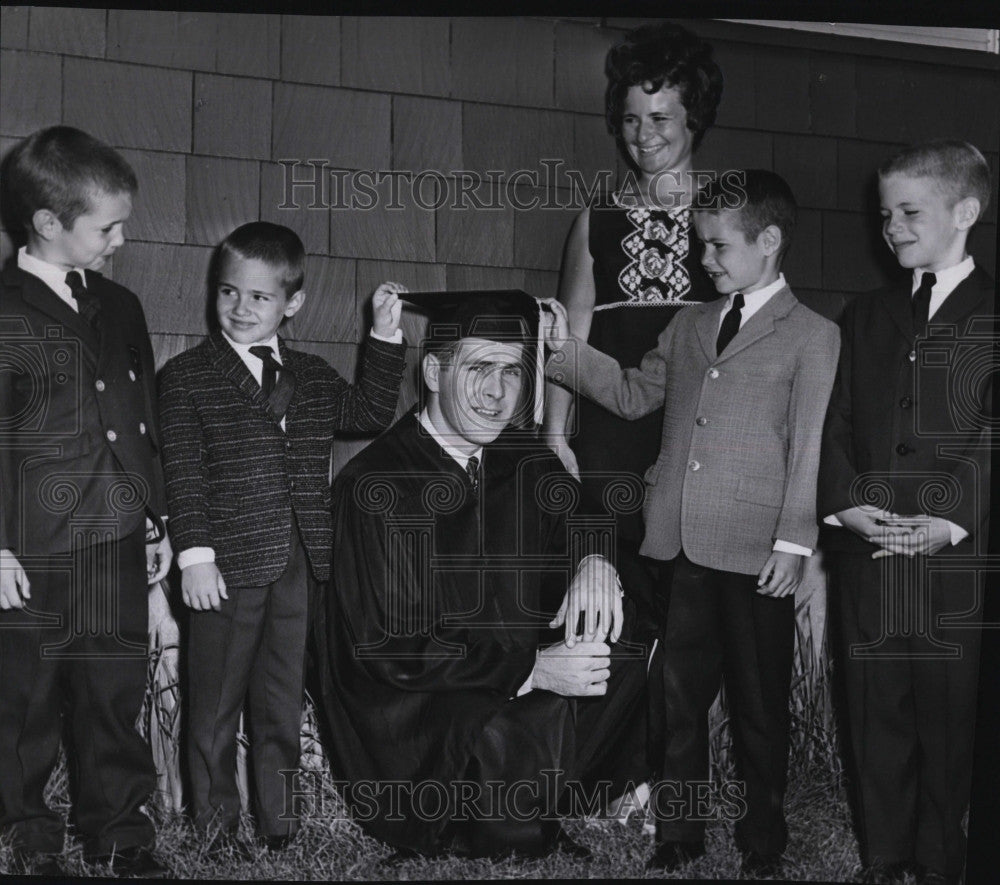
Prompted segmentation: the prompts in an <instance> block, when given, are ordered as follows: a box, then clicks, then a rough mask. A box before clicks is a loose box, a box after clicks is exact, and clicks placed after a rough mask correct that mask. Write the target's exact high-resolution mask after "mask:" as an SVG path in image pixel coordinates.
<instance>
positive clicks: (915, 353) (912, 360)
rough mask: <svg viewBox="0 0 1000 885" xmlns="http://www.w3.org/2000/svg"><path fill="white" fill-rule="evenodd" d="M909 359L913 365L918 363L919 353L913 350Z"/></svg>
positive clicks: (908, 356) (908, 355)
mask: <svg viewBox="0 0 1000 885" xmlns="http://www.w3.org/2000/svg"><path fill="white" fill-rule="evenodd" d="M907 358H908V359H909V360H910V362H911V363H915V362H916V361H917V352H916V351H915V350H911V351H910V352H909V354H907Z"/></svg>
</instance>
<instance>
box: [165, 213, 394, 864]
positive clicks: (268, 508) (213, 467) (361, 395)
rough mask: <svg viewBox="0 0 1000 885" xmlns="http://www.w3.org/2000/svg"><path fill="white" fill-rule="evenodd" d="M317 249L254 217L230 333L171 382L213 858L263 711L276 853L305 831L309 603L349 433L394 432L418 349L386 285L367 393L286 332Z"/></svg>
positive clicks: (227, 835) (231, 302)
mask: <svg viewBox="0 0 1000 885" xmlns="http://www.w3.org/2000/svg"><path fill="white" fill-rule="evenodd" d="M304 259H305V254H304V249H303V247H302V242H301V241H300V240H299V238H298V236H296V234H295V233H294V232H292V231H291V230H289V229H288V228H286V227H282V226H281V225H276V224H270V223H267V222H252V223H250V224H246V225H243V226H242V227H240V228H237V229H236V230H235V231H233V232H232V233H231V234H230V235H229V236H228V237H227V238H226V239H225V240H224V241H223V242H222V244H221V245H220V246H219V248H218V249H217V251H216V253H215V256H214V257H213V266H212V270H211V273H210V278H211V285H212V288H213V296H214V300H215V307H216V313H217V316H218V320H219V325H220V327H221V328H220V329H219V330H218V331H216V332H214V333H213V334H212V335H210V336H209V337H208V338H207V339H206V340H205V341H204V342H202V343H201V344H199V345H198V346H196V347H194V348H192V349H191V350H189V351H187V352H185V353H183V354H181V355H180V356H177V357H175V358H174V359H172V360H170V361H169V362H168V363H167V365H166V366H165V367H164V369H163V373H162V379H161V414H162V419H163V438H164V470H165V473H166V481H167V499H168V506H169V512H170V531H171V537H172V539H173V543H174V546H175V548H176V549H177V551H178V565H179V566H180V567H181V589H182V594H183V598H184V602H185V603H186V604H187V605H188V606H190V607H191V608H192V609H193V611H192V613H191V618H190V634H189V640H188V648H187V664H188V694H187V698H188V703H189V707H188V725H189V735H188V764H189V769H190V776H191V786H192V810H193V815H194V819H195V823H196V825H197V826H198V827H199V829H201V830H202V831H203V832H205V833H206V834H207V835H210V836H211V837H212V839H213V841H212V843H211V847H212V850H213V851H218V852H223V850H224V849H227V848H229V847H234V848H236V849H237V850H238V851H240V852H241V853H243V854H246V853H247V847H248V846H247V845H246V843H245V842H242V841H240V840H238V839H236V838H235V837H236V829H237V825H238V822H239V812H240V798H239V792H238V788H237V782H236V732H237V727H238V723H239V716H240V712H241V710H242V709H243V705H244V702H245V701H247V700H248V701H249V716H248V723H247V724H248V731H249V735H250V750H251V758H252V760H253V772H254V786H255V798H256V813H257V825H258V828H259V830H260V832H261V834H262V835H263V837H264V839H265V843H266V845H267V847H268V848H269V849H271V850H279V849H281V848H284V847H285V846H286V845H287V843H288V842H289V841H290V839H291V838H292V837H293V836H294V835H295V832H296V830H297V821H295V820H294V819H290V817H289V815H288V809H286V807H285V795H286V784H285V781H284V777H283V775H282V774H281V772H282V771H288V770H293V769H295V768H297V766H298V760H299V732H300V728H301V720H302V691H303V674H304V668H305V651H306V630H307V622H308V612H309V602H310V599H309V597H310V594H311V592H312V587H313V584H314V582H315V581H323V580H326V578H327V577H328V575H329V571H330V556H331V545H332V538H333V533H332V522H331V516H330V482H329V467H330V454H331V446H332V442H333V434H334V432H336V431H340V430H354V431H371V432H375V431H378V430H381V429H382V428H384V427H385V426H387V425H388V424H389V422H390V421H391V420H392V418H393V415H394V412H395V407H396V399H397V397H398V394H399V384H400V379H401V376H402V371H403V356H404V353H405V346H404V344H403V341H402V334H401V333H400V332H399V330H398V325H399V313H400V305H399V303H398V299H397V297H396V293H397V292H400V291H405V289H404V288H403V287H401V286H399V285H398V284H395V283H385V284H383V285H382V286H380V287H379V289H378V290H377V291H376V293H375V296H374V299H373V306H374V318H375V323H374V328H373V334H372V336H371V337H370V339H369V341H368V343H367V346H366V349H365V359H364V365H363V368H362V372H361V381H360V383H359V385H358V386H357V387H352V386H351V385H349V384H348V383H347V382H346V381H345V380H344V379H343V378H342V377H341V376H340V375H339V374H338V373H337V372H336V371H334V369H332V368H331V367H330V366H329V365H328V364H327V363H326V362H325V361H324V360H322V359H320V358H319V357H317V356H314V355H312V354H308V353H302V352H300V351H296V350H292V349H291V348H289V347H287V346H286V345H285V343H284V342H283V341H282V340H281V339H280V338H279V337H278V334H277V331H278V327H279V325H280V324H281V322H282V320H283V319H284V318H285V317H290V316H292V315H294V314H295V313H296V312H297V311H298V310H299V308H300V307H301V306H302V304H303V303H304V300H305V293H304V292H303V291H302V281H303V263H304Z"/></svg>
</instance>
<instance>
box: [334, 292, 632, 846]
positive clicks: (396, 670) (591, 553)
mask: <svg viewBox="0 0 1000 885" xmlns="http://www.w3.org/2000/svg"><path fill="white" fill-rule="evenodd" d="M406 299H407V300H408V301H410V302H412V303H418V304H420V305H421V306H424V307H427V308H430V309H431V310H432V322H431V325H430V328H429V333H428V336H427V339H426V340H425V342H424V356H423V359H422V363H421V368H422V373H423V379H424V382H425V384H426V388H427V392H426V396H425V398H424V400H423V402H422V404H418V407H417V408H416V409H415V411H414V412H411V413H410V414H407V415H406V416H405V417H403V419H402V420H400V421H399V422H398V423H397V424H396V425H395V426H393V427H392V428H390V429H389V430H388V431H387V432H386V433H385V434H384V435H383V436H381V437H380V438H379V439H377V440H376V441H375V442H373V443H372V444H371V445H370V446H369V447H368V448H367V449H365V450H364V451H363V452H362V453H361V454H360V455H358V456H357V457H356V458H354V460H352V461H351V462H350V463H349V464H348V465H347V466H346V467H345V468H344V470H343V471H342V472H341V474H340V475H339V476H338V478H337V481H336V483H335V487H334V505H333V506H334V537H335V540H334V557H333V560H334V565H333V574H332V577H331V586H330V590H329V593H328V594H327V599H326V601H325V604H324V605H323V606H322V607H321V611H320V612H319V613H318V617H317V646H318V649H317V650H318V662H319V669H320V684H321V693H322V705H323V709H324V713H325V716H326V722H327V725H328V731H329V740H330V744H331V745H330V747H329V750H330V766H331V770H332V772H333V775H334V778H335V779H336V780H337V781H338V783H339V784H340V785H341V786H342V795H343V796H344V798H345V800H346V802H347V805H348V808H349V809H350V811H351V813H352V815H353V816H354V818H355V819H356V820H357V821H359V822H360V823H361V825H362V826H363V827H364V828H365V829H366V830H367V831H368V832H369V833H371V834H372V835H374V836H376V837H377V838H379V839H381V840H383V841H385V842H388V843H390V844H391V845H394V846H396V847H397V848H399V849H401V850H402V853H403V854H404V855H406V854H407V853H411V852H416V853H420V854H427V855H433V854H437V853H440V852H445V851H453V852H455V853H456V854H459V855H465V856H498V855H501V854H504V853H508V852H513V853H517V854H523V855H529V856H538V855H543V854H546V853H548V852H550V851H552V850H555V849H557V848H562V849H563V850H565V851H567V852H570V853H572V854H577V855H585V854H588V853H589V852H587V851H586V849H584V848H582V847H581V846H579V845H576V844H575V843H573V842H572V841H571V840H569V838H568V837H567V836H566V835H565V833H564V832H563V830H562V828H561V825H560V822H559V821H560V814H564V813H581V812H586V813H590V812H593V811H594V810H595V809H597V808H599V807H601V805H602V804H603V803H604V802H606V800H607V799H608V798H609V797H610V798H614V797H616V796H618V795H620V794H621V793H622V791H623V790H626V791H627V790H628V789H629V787H630V786H631V785H632V784H635V783H639V782H641V781H642V780H643V779H644V778H645V777H646V775H647V772H646V770H645V759H644V753H643V752H642V748H643V735H642V734H641V733H639V732H641V729H642V723H641V713H642V709H641V707H642V703H641V696H642V690H643V684H644V680H645V655H644V650H643V649H641V648H640V647H638V646H635V645H632V644H630V643H628V642H626V641H625V640H624V639H623V638H621V634H622V629H623V625H625V626H626V635H627V625H626V620H627V619H626V617H625V616H624V615H623V603H622V598H621V590H620V585H619V583H618V579H617V573H616V572H615V569H614V567H613V566H612V564H611V562H610V561H609V559H607V558H606V557H605V556H604V555H601V554H602V553H606V552H609V547H610V546H612V545H609V543H608V541H609V537H610V535H613V520H612V521H611V523H610V525H611V526H612V528H611V530H610V531H609V530H608V526H609V521H608V518H607V517H606V516H604V515H601V514H596V515H590V514H580V513H577V512H576V507H575V505H576V504H577V502H578V501H579V495H578V493H577V491H576V486H575V484H574V482H573V480H572V479H571V477H570V476H569V474H567V473H566V472H565V470H564V469H563V467H562V465H561V463H560V461H559V459H558V458H557V457H556V456H555V455H554V454H553V453H552V452H551V451H549V450H548V449H547V448H545V447H544V446H543V445H541V444H540V443H539V441H538V440H537V439H536V438H534V437H533V435H532V434H531V432H530V431H531V429H532V424H533V423H534V422H537V421H538V420H540V409H539V406H540V402H539V398H540V396H541V392H542V389H543V382H542V380H541V373H540V372H539V371H538V370H539V367H540V362H539V356H540V354H539V352H538V348H539V347H540V346H541V345H540V343H539V341H538V339H537V337H536V336H537V335H538V327H539V308H540V302H538V301H536V300H535V299H534V298H532V297H531V296H529V295H527V294H525V293H523V292H520V291H519V290H515V291H505V292H499V293H498V292H490V293H482V292H480V293H465V294H458V293H448V294H445V293H434V294H432V293H424V294H423V295H420V294H417V293H410V294H408V295H407V296H406ZM525 428H526V429H525ZM640 500H641V495H640ZM628 611H629V606H628V603H627V601H626V604H625V615H627V614H628ZM578 622H579V623H581V624H582V632H581V633H580V634H579V635H578V634H577V632H576V630H577V625H578ZM557 628H561V629H558V632H556V630H557ZM637 736H638V740H636V737H637ZM630 782H632V784H630Z"/></svg>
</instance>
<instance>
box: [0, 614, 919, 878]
mask: <svg viewBox="0 0 1000 885" xmlns="http://www.w3.org/2000/svg"><path fill="white" fill-rule="evenodd" d="M798 639H799V641H798V643H797V651H798V653H797V656H796V661H795V668H794V674H793V682H792V693H791V703H790V710H791V714H792V727H791V759H790V762H789V783H788V791H787V794H786V798H785V814H786V819H787V821H788V827H789V844H788V849H787V851H786V853H785V862H784V866H783V868H782V870H781V879H782V880H790V881H821V882H852V881H857V880H858V879H859V877H860V872H861V870H860V861H859V857H858V846H857V840H856V839H855V836H854V833H853V832H852V829H851V819H850V812H849V808H848V801H847V791H846V783H845V777H844V772H843V766H842V763H841V758H840V753H839V748H838V740H837V730H836V727H835V723H834V716H833V709H832V703H831V698H830V690H829V679H830V670H829V664H828V662H827V661H826V660H824V659H823V658H822V656H815V655H813V652H812V637H811V635H810V633H809V630H808V629H807V628H805V629H803V627H802V625H801V624H800V633H799V637H798ZM153 649H154V655H153V657H152V660H151V679H150V690H149V693H148V700H149V704H148V705H147V710H146V713H145V730H146V732H147V734H149V736H150V738H151V741H152V745H153V751H154V757H155V758H156V760H157V764H158V768H159V770H160V791H161V792H160V794H159V795H160V801H159V802H158V803H157V804H156V805H155V806H154V807H153V808H151V809H150V813H151V815H152V816H153V817H154V820H155V821H156V823H157V830H158V838H157V846H156V854H157V856H158V857H159V858H160V859H161V860H162V861H164V862H166V863H167V864H168V865H169V866H170V867H171V869H172V870H173V873H174V875H175V877H176V878H178V879H204V880H212V879H236V880H272V881H294V880H359V881H361V880H419V881H427V880H439V879H440V880H447V879H553V878H555V879H583V878H594V879H622V878H643V877H644V876H645V875H646V874H645V863H646V860H647V858H648V857H649V856H650V855H651V853H652V849H653V840H652V837H651V836H650V835H648V834H647V832H645V831H644V829H643V825H642V821H641V820H639V819H638V818H637V817H633V819H632V820H630V821H629V823H628V824H626V825H620V824H618V823H596V822H590V821H583V820H573V821H568V822H567V824H566V829H567V831H568V832H569V833H570V835H571V836H572V837H573V838H574V839H576V840H577V841H578V842H580V843H582V844H584V845H586V846H587V847H589V848H590V849H591V850H592V851H593V855H594V856H593V859H592V860H590V861H586V862H584V861H580V860H576V859H573V858H570V857H568V856H567V855H565V854H562V853H555V854H553V855H551V856H550V857H547V858H543V859H538V860H504V861H500V862H491V861H488V860H468V859H462V858H454V857H452V858H444V859H434V860H408V861H405V862H402V863H399V864H387V863H386V862H385V861H386V859H387V858H388V857H389V856H390V855H391V854H392V849H390V848H389V847H388V846H386V845H385V844H383V843H381V842H378V841H376V840H375V839H372V838H370V837H369V836H367V835H365V833H364V831H363V830H362V829H361V827H360V826H359V825H358V824H356V823H355V822H353V821H352V820H350V819H349V818H347V816H346V815H345V814H344V806H343V804H342V803H341V801H340V798H339V796H338V795H337V793H336V792H335V790H334V789H333V785H332V779H331V777H330V775H329V772H328V769H327V765H326V761H325V759H324V756H323V752H322V747H321V746H320V743H319V740H318V736H317V729H316V727H315V725H316V723H315V717H314V715H313V711H312V710H311V706H309V705H307V710H306V715H305V718H304V723H303V737H302V745H303V757H302V766H303V767H304V768H305V769H307V770H309V771H311V772H314V773H316V774H317V776H318V777H319V785H320V788H319V791H318V792H319V795H320V796H321V797H322V801H321V802H320V803H317V805H318V806H319V807H318V808H317V809H314V810H313V812H312V813H306V814H304V815H303V821H302V827H301V830H300V832H299V835H298V837H297V838H296V840H295V842H294V843H293V844H292V845H291V847H290V848H289V849H288V850H286V851H284V852H281V853H277V854H268V853H266V852H265V851H264V850H263V849H260V850H259V851H258V853H257V855H256V856H255V857H254V858H253V860H252V861H247V860H242V859H239V858H237V857H235V856H234V857H232V858H229V859H226V860H223V861H219V860H218V859H213V860H210V859H208V858H207V857H206V856H205V846H204V844H203V842H202V841H201V840H200V839H199V838H198V837H197V836H196V834H195V832H194V829H193V827H192V826H191V824H190V823H189V821H188V820H187V818H185V817H184V816H183V815H182V814H179V813H177V812H176V811H173V810H172V809H174V808H177V807H179V806H180V800H181V792H180V784H179V777H178V775H177V760H178V756H179V737H180V724H179V717H178V712H179V695H178V691H177V676H176V666H175V659H176V634H175V633H174V634H171V635H167V636H159V637H154V641H153ZM167 650H171V651H172V653H173V657H171V656H170V655H168V654H163V652H165V651H167ZM711 719H712V759H713V776H714V777H715V779H716V780H718V781H721V780H732V779H734V777H735V774H734V771H733V764H732V752H731V746H730V739H729V730H728V724H727V721H726V713H725V707H724V703H719V704H717V705H716V707H715V708H714V709H713V712H712V717H711ZM244 775H245V772H244ZM47 800H48V802H49V804H50V806H51V807H53V808H57V809H59V810H61V811H62V812H63V813H64V814H67V815H68V812H69V798H68V788H67V774H66V767H65V764H64V763H60V765H59V766H58V768H57V769H56V771H55V772H54V773H53V776H52V779H51V781H50V783H49V786H48V791H47ZM168 809H169V810H168ZM250 826H251V823H250V821H249V820H245V821H244V828H245V829H247V831H249V827H250ZM732 830H733V824H732V822H731V821H719V822H716V823H712V824H709V826H708V832H707V845H708V852H707V854H706V855H705V856H704V857H701V858H699V859H698V860H697V861H694V862H692V863H690V864H688V865H687V866H686V867H683V868H682V869H680V870H678V871H677V872H676V873H675V874H673V875H671V876H668V877H667V878H674V879H679V880H685V879H691V880H703V881H706V880H707V881H712V880H729V879H737V878H739V875H740V872H739V871H740V857H739V853H738V852H737V850H736V848H735V846H734V845H733V833H732ZM11 863H12V853H11V850H10V846H9V844H7V843H5V842H4V841H3V840H2V839H0V873H9V872H11ZM62 863H63V865H64V867H65V870H66V872H67V874H68V875H69V876H80V877H83V876H95V875H101V873H102V871H101V870H100V869H98V868H93V867H87V866H86V865H85V864H84V863H83V859H82V852H81V847H80V842H79V840H78V839H77V838H75V837H73V836H72V835H71V836H70V838H69V839H68V840H67V843H66V848H65V851H64V854H63V857H62ZM105 872H106V871H105ZM906 885H913V883H912V882H907V883H906Z"/></svg>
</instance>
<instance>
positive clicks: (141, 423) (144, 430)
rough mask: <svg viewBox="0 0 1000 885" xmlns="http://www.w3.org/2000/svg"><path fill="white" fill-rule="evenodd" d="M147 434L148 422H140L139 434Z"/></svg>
mask: <svg viewBox="0 0 1000 885" xmlns="http://www.w3.org/2000/svg"><path fill="white" fill-rule="evenodd" d="M145 432H146V422H145V421H140V422H139V433H145Z"/></svg>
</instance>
